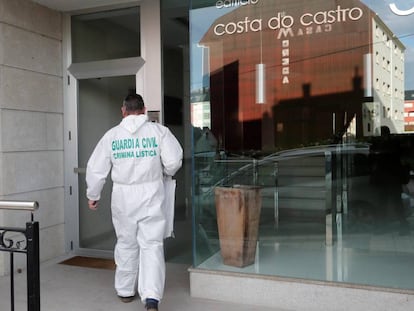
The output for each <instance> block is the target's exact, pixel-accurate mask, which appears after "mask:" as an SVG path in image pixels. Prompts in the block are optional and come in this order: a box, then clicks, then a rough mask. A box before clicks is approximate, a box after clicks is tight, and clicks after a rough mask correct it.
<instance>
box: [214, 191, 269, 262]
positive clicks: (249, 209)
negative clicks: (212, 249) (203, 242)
mask: <svg viewBox="0 0 414 311" xmlns="http://www.w3.org/2000/svg"><path fill="white" fill-rule="evenodd" d="M215 201H216V211H217V225H218V231H219V239H220V249H221V256H222V258H223V262H224V264H225V265H230V266H235V267H245V266H248V265H251V264H253V263H254V260H255V254H256V244H257V236H258V231H259V220H260V210H261V206H262V199H261V195H260V188H259V187H254V186H242V185H241V186H234V187H232V188H230V187H217V188H215Z"/></svg>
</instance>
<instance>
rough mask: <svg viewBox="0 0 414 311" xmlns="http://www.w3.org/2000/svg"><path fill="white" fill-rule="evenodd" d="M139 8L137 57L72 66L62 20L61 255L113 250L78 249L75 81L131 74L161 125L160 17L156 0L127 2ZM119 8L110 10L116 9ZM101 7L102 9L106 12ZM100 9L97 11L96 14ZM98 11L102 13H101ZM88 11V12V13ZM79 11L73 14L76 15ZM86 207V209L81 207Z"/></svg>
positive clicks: (67, 20) (110, 253)
mask: <svg viewBox="0 0 414 311" xmlns="http://www.w3.org/2000/svg"><path fill="white" fill-rule="evenodd" d="M130 6H139V7H140V30H141V33H140V37H141V56H140V57H132V58H125V59H115V60H107V61H95V62H88V63H72V61H71V60H72V53H71V24H70V23H71V16H72V15H74V14H75V13H72V14H70V13H68V14H64V15H63V16H62V19H63V23H62V24H63V29H62V33H63V39H62V50H63V79H62V80H63V102H64V132H63V137H64V189H65V194H64V217H65V252H66V253H74V254H76V255H85V256H96V257H102V258H105V257H106V258H112V257H113V251H104V250H95V249H86V248H80V247H79V208H80V207H79V195H85V194H80V193H79V190H78V189H79V188H78V172H79V170H78V169H77V168H78V139H77V137H78V132H77V129H78V116H77V113H78V80H79V79H88V78H94V77H113V76H121V75H135V81H136V90H137V93H139V94H141V95H142V97H143V98H144V101H145V103H146V107H147V111H155V112H158V115H159V121H160V122H162V120H163V118H162V98H163V94H162V89H163V88H162V76H161V74H162V72H161V65H162V64H161V17H160V12H161V10H160V0H142V1H136V2H132V3H130ZM116 8H119V7H116V6H115V7H111V8H110V9H116ZM108 9H109V8H108V7H105V10H108ZM99 11H100V10H99V9H98V8H97V10H96V12H99ZM101 11H102V10H101ZM89 12H90V10H88V13H89ZM80 13H82V12H76V14H80ZM81 208H86V207H81Z"/></svg>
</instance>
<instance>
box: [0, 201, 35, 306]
mask: <svg viewBox="0 0 414 311" xmlns="http://www.w3.org/2000/svg"><path fill="white" fill-rule="evenodd" d="M38 207H39V204H38V203H37V202H23V201H0V210H2V209H7V210H20V211H22V210H23V211H30V212H31V221H30V222H27V223H26V227H25V228H12V227H0V251H1V252H8V253H10V305H11V311H14V254H15V253H23V254H26V265H27V310H28V311H40V273H39V270H40V267H39V266H40V262H39V223H38V222H35V221H34V220H33V212H34V211H35V210H37V209H38Z"/></svg>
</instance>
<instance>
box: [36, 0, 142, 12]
mask: <svg viewBox="0 0 414 311" xmlns="http://www.w3.org/2000/svg"><path fill="white" fill-rule="evenodd" d="M32 1H33V2H37V3H39V4H41V5H43V6H46V7H48V8H50V9H53V10H56V11H61V12H70V11H78V10H86V9H90V8H97V7H105V6H111V5H123V4H128V3H135V4H136V3H138V2H140V1H139V0H32Z"/></svg>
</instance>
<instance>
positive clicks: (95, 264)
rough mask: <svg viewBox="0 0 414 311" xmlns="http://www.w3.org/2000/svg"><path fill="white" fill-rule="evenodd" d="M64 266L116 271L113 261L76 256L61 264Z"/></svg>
mask: <svg viewBox="0 0 414 311" xmlns="http://www.w3.org/2000/svg"><path fill="white" fill-rule="evenodd" d="M60 264H62V265H69V266H77V267H85V268H95V269H107V270H115V262H114V261H113V260H112V259H104V258H92V257H84V256H75V257H72V258H69V259H67V260H65V261H62V262H60Z"/></svg>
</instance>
